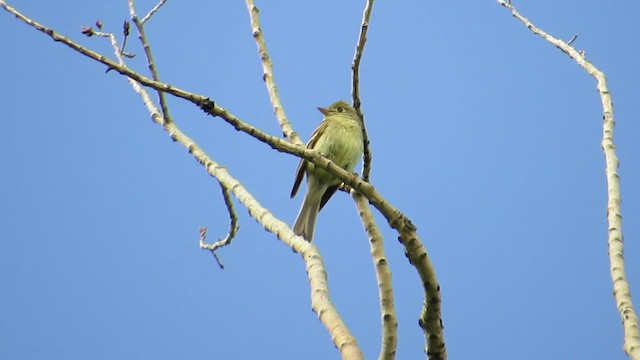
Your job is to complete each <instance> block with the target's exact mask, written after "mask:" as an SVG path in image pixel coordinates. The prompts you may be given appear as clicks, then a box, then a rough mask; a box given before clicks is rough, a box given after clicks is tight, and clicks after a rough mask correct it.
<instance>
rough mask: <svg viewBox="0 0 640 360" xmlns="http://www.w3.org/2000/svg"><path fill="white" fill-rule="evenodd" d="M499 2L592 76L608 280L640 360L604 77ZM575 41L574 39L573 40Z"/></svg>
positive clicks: (630, 348)
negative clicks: (599, 122)
mask: <svg viewBox="0 0 640 360" xmlns="http://www.w3.org/2000/svg"><path fill="white" fill-rule="evenodd" d="M498 3H499V4H500V5H502V6H504V7H505V8H507V9H509V10H510V11H511V14H512V15H513V16H514V17H515V18H516V19H518V20H520V21H521V22H522V23H523V24H524V25H525V26H526V27H527V28H529V29H530V30H531V31H533V33H534V34H536V35H539V36H540V37H542V38H543V39H545V40H546V41H547V42H549V43H551V44H552V45H554V46H555V47H557V48H558V49H560V50H561V51H562V52H564V53H565V54H567V55H568V56H569V57H571V58H572V59H574V60H575V61H576V62H577V63H578V65H580V67H582V68H583V69H584V70H585V71H586V72H587V73H588V74H589V75H591V76H593V77H594V78H595V79H596V81H597V83H598V85H597V89H598V93H599V95H600V100H601V102H602V112H603V115H602V119H603V126H602V150H603V151H604V157H605V162H606V169H605V173H606V177H607V194H608V201H607V220H608V224H609V239H608V245H609V261H610V271H611V279H612V281H613V296H614V298H615V301H616V305H617V307H618V312H619V313H620V317H621V318H622V326H623V328H624V351H625V352H626V353H627V355H628V356H629V357H630V358H631V359H634V360H640V333H639V332H638V315H637V314H636V312H635V310H634V307H633V303H632V301H631V291H630V289H629V282H628V281H627V275H626V272H625V264H624V254H623V250H624V247H623V236H622V212H621V209H620V202H621V200H620V199H621V198H620V178H619V177H618V165H619V164H620V161H619V160H618V157H617V155H616V148H615V145H614V143H613V128H614V125H615V120H614V117H613V101H612V99H611V93H610V92H609V88H608V87H607V78H606V76H605V74H604V73H603V72H602V71H600V70H598V69H597V68H596V67H595V66H594V65H593V64H592V63H591V62H589V61H587V59H586V58H585V53H584V52H583V51H577V50H576V49H575V48H573V47H572V46H571V45H570V43H571V42H572V40H574V39H572V40H570V41H569V43H567V42H564V41H562V40H560V39H556V38H555V37H553V36H551V35H549V34H547V33H546V32H545V31H543V30H541V29H539V28H538V27H536V26H535V25H533V23H531V21H529V19H527V18H525V17H523V16H522V15H520V13H519V12H518V11H517V10H516V9H515V8H514V7H513V5H512V4H511V2H510V1H509V2H505V1H502V0H499V1H498ZM574 38H575V37H574Z"/></svg>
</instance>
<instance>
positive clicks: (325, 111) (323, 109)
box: [318, 107, 329, 116]
mask: <svg viewBox="0 0 640 360" xmlns="http://www.w3.org/2000/svg"><path fill="white" fill-rule="evenodd" d="M318 110H320V112H321V113H322V114H323V115H325V116H326V115H329V110H327V109H325V108H321V107H319V108H318Z"/></svg>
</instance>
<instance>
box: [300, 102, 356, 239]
mask: <svg viewBox="0 0 640 360" xmlns="http://www.w3.org/2000/svg"><path fill="white" fill-rule="evenodd" d="M318 110H320V112H321V113H322V114H323V115H324V119H323V120H322V122H321V123H320V125H318V127H317V128H316V129H315V130H314V132H313V134H312V135H311V139H310V140H309V142H308V143H307V149H314V150H316V151H317V152H319V153H320V154H322V155H323V156H325V157H326V158H328V159H329V160H331V161H333V162H334V163H335V164H336V165H338V166H340V167H341V168H343V169H345V170H347V171H353V168H354V167H355V166H356V164H357V163H358V161H359V160H360V158H361V157H362V152H363V151H364V140H363V136H362V123H361V120H360V117H359V116H358V114H357V113H356V110H355V109H354V108H353V107H352V106H351V105H349V104H348V103H347V102H345V101H344V100H340V101H337V102H336V103H334V104H333V105H331V106H329V108H327V109H325V108H321V107H319V108H318ZM305 174H306V175H307V194H306V195H305V197H304V201H303V203H302V206H301V207H300V212H299V213H298V218H297V219H296V222H295V224H294V225H293V232H294V233H295V234H296V235H301V236H302V237H303V238H304V239H305V240H307V241H309V242H311V240H312V239H313V229H314V227H315V224H316V217H317V216H318V212H319V211H320V210H321V209H322V208H323V207H324V205H325V204H326V203H327V201H329V198H331V196H332V195H333V194H334V193H335V192H336V191H337V190H338V188H339V187H340V184H341V183H342V181H341V180H339V179H338V178H336V177H335V176H333V175H332V174H331V173H329V172H328V171H326V170H325V169H322V168H320V167H316V165H314V164H313V163H311V162H308V161H307V160H305V159H300V164H299V165H298V169H297V170H296V178H295V182H294V183H293V189H292V190H291V197H292V198H293V197H294V196H295V195H296V193H297V192H298V188H300V183H301V182H302V178H303V177H304V175H305Z"/></svg>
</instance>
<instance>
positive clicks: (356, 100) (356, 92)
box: [351, 0, 374, 181]
mask: <svg viewBox="0 0 640 360" xmlns="http://www.w3.org/2000/svg"><path fill="white" fill-rule="evenodd" d="M373 1H374V0H367V2H366V4H365V6H364V11H363V13H362V24H361V25H360V36H359V37H358V43H357V44H356V52H355V55H354V56H353V63H352V64H351V70H352V77H351V79H352V85H351V86H352V90H351V96H352V97H353V107H354V108H355V109H356V112H357V113H358V116H359V117H360V120H362V135H363V138H364V161H363V165H362V167H363V169H362V178H363V179H364V180H365V181H369V174H370V173H371V159H372V157H373V155H372V154H371V147H370V146H369V145H370V142H369V135H368V133H367V128H366V126H365V122H364V114H363V113H362V109H361V108H360V105H361V104H360V62H361V61H362V53H363V51H364V44H365V43H366V42H367V31H368V30H369V19H371V10H372V9H373Z"/></svg>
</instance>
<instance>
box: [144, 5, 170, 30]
mask: <svg viewBox="0 0 640 360" xmlns="http://www.w3.org/2000/svg"><path fill="white" fill-rule="evenodd" d="M166 2H167V0H160V2H159V3H157V4H156V6H154V7H153V9H151V10H149V12H148V13H147V15H145V16H144V17H143V18H142V20H140V23H141V24H142V25H144V24H145V23H146V22H147V21H149V19H151V17H152V16H153V15H154V14H155V13H156V12H158V10H160V8H161V7H162V6H163V5H164V4H165V3H166Z"/></svg>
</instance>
